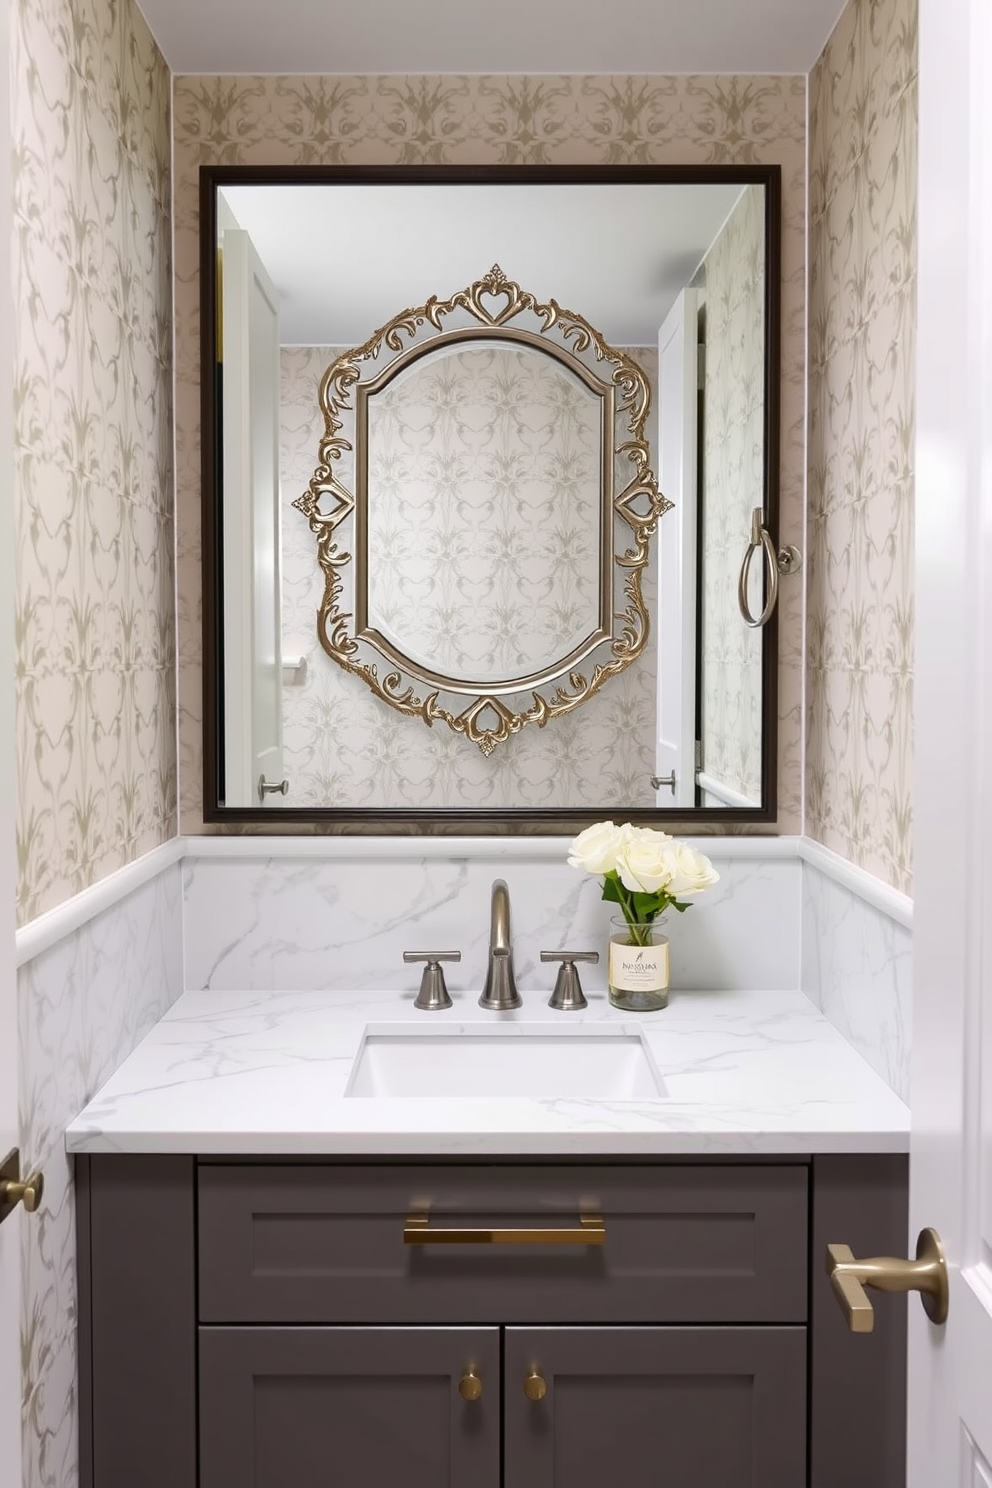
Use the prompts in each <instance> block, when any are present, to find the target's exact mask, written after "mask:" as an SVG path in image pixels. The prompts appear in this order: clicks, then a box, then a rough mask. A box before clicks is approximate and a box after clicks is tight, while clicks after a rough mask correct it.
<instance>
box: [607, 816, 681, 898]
mask: <svg viewBox="0 0 992 1488" xmlns="http://www.w3.org/2000/svg"><path fill="white" fill-rule="evenodd" d="M672 845H673V844H672V839H671V838H670V837H669V836H667V834H666V833H664V832H653V831H651V829H650V828H641V829H639V830H635V831H633V832H631V834H630V836H629V837H628V838H627V840H626V842H624V843H623V844H622V845H621V848H620V851H619V852H618V853H617V872H618V873H619V875H620V882H621V883H622V884H623V886H624V888H625V889H630V891H631V892H632V893H634V894H657V893H658V891H659V890H662V889H663V890H664V892H665V893H666V894H671V893H672V892H673V890H672V887H671V879H672V864H671V861H670V859H669V856H668V855H669V852H670V851H671V848H672Z"/></svg>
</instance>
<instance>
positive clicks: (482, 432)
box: [293, 265, 671, 755]
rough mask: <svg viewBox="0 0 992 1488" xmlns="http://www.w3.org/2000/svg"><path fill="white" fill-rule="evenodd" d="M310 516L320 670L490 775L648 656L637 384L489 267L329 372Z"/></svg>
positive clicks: (650, 487)
mask: <svg viewBox="0 0 992 1488" xmlns="http://www.w3.org/2000/svg"><path fill="white" fill-rule="evenodd" d="M320 405H321V412H322V415H323V420H324V435H323V438H322V439H321V442H320V452H319V463H318V465H317V468H316V470H315V471H314V475H313V479H312V480H311V481H310V485H309V487H308V489H307V491H306V492H305V494H304V495H302V496H301V497H299V498H298V500H296V501H295V502H294V503H293V505H294V506H295V507H296V508H297V509H298V510H299V511H301V512H302V513H303V515H304V516H305V517H306V518H307V521H308V522H309V525H310V530H311V532H312V533H313V535H314V538H315V540H316V545H317V561H318V563H319V565H320V568H321V571H322V573H323V577H324V593H323V598H322V602H321V604H320V608H319V610H318V616H317V633H318V636H319V638H320V643H321V645H322V647H323V649H324V650H325V651H326V652H327V654H328V656H329V657H330V658H331V659H332V660H333V661H335V662H336V663H337V664H338V665H339V666H341V667H343V668H344V669H345V670H346V671H348V672H351V673H353V674H354V675H356V676H358V677H360V678H361V679H362V680H363V681H364V682H365V683H366V684H367V686H368V687H370V688H371V689H372V691H373V692H374V693H375V694H376V696H377V697H379V698H380V699H381V700H382V701H383V702H385V703H388V704H389V706H390V707H392V708H395V709H397V710H398V711H399V712H400V713H405V714H408V715H410V716H411V717H417V718H420V719H422V720H423V722H424V723H426V724H428V725H429V726H432V725H433V724H434V723H435V722H442V723H446V724H447V725H448V727H449V728H451V729H453V730H454V732H455V733H457V734H461V735H463V736H464V737H465V738H467V739H469V740H470V741H471V742H472V743H474V744H477V745H478V746H479V748H480V749H481V750H482V752H483V754H485V755H490V754H491V753H492V752H493V750H494V749H495V747H496V745H497V744H500V743H502V742H504V741H505V740H507V739H508V738H509V737H510V736H511V735H512V734H516V733H518V732H519V731H520V729H522V728H523V727H524V725H525V724H528V723H536V724H537V725H538V726H539V727H542V728H543V727H544V725H545V724H546V723H548V722H549V720H551V719H553V718H556V717H558V716H559V715H561V714H563V713H568V712H570V711H571V710H572V709H573V708H577V707H578V706H579V704H580V703H583V702H585V700H586V699H587V698H590V697H592V696H593V694H594V693H596V692H598V691H599V689H600V688H601V687H603V685H604V684H605V683H606V682H608V681H609V680H610V678H612V677H614V676H616V675H617V674H618V673H619V672H622V671H623V670H624V668H626V667H628V666H629V665H630V664H631V662H633V661H635V660H636V659H637V657H638V656H639V655H640V654H641V652H642V651H643V649H644V646H645V643H646V641H647V637H648V627H649V620H648V613H647V609H646V608H645V605H644V600H643V596H642V587H641V585H642V575H643V572H644V568H645V565H646V564H647V561H648V553H649V543H650V539H651V537H652V536H653V535H654V533H655V532H656V530H657V525H658V519H659V517H660V516H661V515H662V514H663V513H664V512H665V511H666V510H667V509H668V508H669V507H670V505H671V503H670V502H669V501H667V500H666V499H665V497H664V496H662V495H661V493H660V492H659V490H658V483H657V480H656V477H655V475H654V473H653V471H652V470H651V469H650V468H649V464H648V445H647V441H646V439H645V427H646V422H647V418H648V413H649V407H650V391H649V385H648V381H647V378H646V376H645V374H644V372H643V371H642V370H641V368H640V367H639V366H638V365H637V363H636V362H635V361H633V359H632V358H631V357H630V356H628V355H627V354H626V353H625V352H624V351H621V350H618V349H616V348H615V347H612V346H609V345H608V344H607V343H606V342H605V341H604V340H603V338H602V336H601V335H600V334H599V333H598V332H597V331H596V330H595V329H594V328H593V327H592V326H591V325H590V324H589V323H588V321H586V320H585V319H584V318H583V317H582V316H581V315H579V314H577V313H575V312H574V311H571V310H565V309H563V308H562V307H561V306H560V305H558V304H557V303H556V302H555V301H554V300H550V301H549V302H548V303H547V304H541V303H539V302H538V301H537V299H536V298H535V297H534V295H532V294H529V293H528V292H527V291H526V290H523V289H521V287H520V285H519V284H516V283H514V282H513V281H512V280H509V279H507V278H506V276H505V275H504V273H503V271H502V270H501V269H500V268H499V266H498V265H494V267H493V268H492V269H491V270H490V271H489V273H488V274H487V275H486V276H485V277H484V278H482V279H479V280H477V281H476V282H475V283H474V284H471V285H469V287H468V288H467V289H463V290H461V291H459V292H458V293H457V294H454V295H452V297H451V298H450V299H448V300H444V301H441V300H438V299H437V298H436V297H432V298H431V299H429V300H428V301H427V303H426V304H424V305H420V306H418V307H417V308H415V309H411V310H404V311H403V312H402V313H401V314H399V315H396V316H394V318H393V319H392V320H390V321H389V322H388V324H387V325H385V326H383V327H382V328H381V329H380V330H378V331H376V333H375V335H373V336H372V337H370V339H369V340H368V341H366V342H365V344H364V345H363V346H359V347H355V348H354V349H352V350H350V351H347V352H346V353H345V354H344V355H343V356H340V357H338V359H337V360H336V361H335V362H333V363H332V364H331V366H330V367H329V368H328V369H327V371H326V373H325V374H324V376H323V378H322V380H321V385H320Z"/></svg>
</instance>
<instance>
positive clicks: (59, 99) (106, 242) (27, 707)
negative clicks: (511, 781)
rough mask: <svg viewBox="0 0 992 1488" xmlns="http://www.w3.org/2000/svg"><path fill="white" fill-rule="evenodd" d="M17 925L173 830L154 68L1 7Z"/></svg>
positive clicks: (142, 38)
mask: <svg viewBox="0 0 992 1488" xmlns="http://www.w3.org/2000/svg"><path fill="white" fill-rule="evenodd" d="M12 21H13V26H12V35H11V44H12V59H11V60H12V77H13V98H12V114H13V119H12V134H13V145H14V158H13V190H14V242H13V281H14V306H15V320H14V335H13V358H14V378H15V415H14V416H15V426H14V440H15V460H16V474H15V504H16V510H15V521H16V543H17V593H16V647H17V651H16V667H17V672H16V699H17V701H16V730H17V781H16V788H17V875H18V918H19V921H20V922H22V923H23V922H24V921H25V920H29V919H31V918H33V917H34V916H35V915H37V914H39V913H40V912H41V911H42V910H45V909H49V908H51V907H52V906H53V905H55V904H58V903H60V902H61V901H62V900H64V899H66V898H68V897H70V896H71V895H72V894H74V893H77V892H78V891H79V890H80V889H83V888H85V887H87V886H88V885H89V884H91V883H93V882H94V881H95V880H96V879H99V878H101V877H103V876H104V875H105V874H107V873H109V872H110V871H111V870H113V869H115V868H118V867H120V866H121V865H122V864H124V863H127V862H130V861H131V860H132V859H134V858H136V857H138V856H140V855H141V854H142V853H144V852H147V851H148V850H149V849H151V848H153V847H155V846H157V845H158V844H159V843H161V842H163V841H164V840H166V839H167V838H169V837H171V836H174V835H175V832H176V762H175V756H176V750H175V617H174V598H173V557H172V554H173V547H174V543H173V468H172V394H171V383H172V356H171V340H172V286H171V264H170V220H169V214H170V202H169V198H170V181H169V160H170V117H169V91H170V78H169V71H168V69H167V67H166V66H165V63H164V61H163V59H162V56H161V54H160V53H159V51H158V48H157V47H156V45H155V43H154V41H153V40H152V37H151V34H150V33H149V31H148V28H147V26H146V25H145V22H144V20H143V18H142V16H141V15H140V13H139V11H138V9H137V6H136V5H134V4H133V3H131V0H120V3H118V0H86V3H85V4H80V3H77V0H14V5H13V12H12Z"/></svg>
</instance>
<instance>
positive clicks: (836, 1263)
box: [827, 1230, 948, 1333]
mask: <svg viewBox="0 0 992 1488" xmlns="http://www.w3.org/2000/svg"><path fill="white" fill-rule="evenodd" d="M827 1275H828V1276H829V1277H830V1285H831V1286H832V1287H833V1289H834V1295H835V1296H836V1298H837V1301H838V1302H839V1303H840V1305H841V1307H842V1309H843V1311H844V1316H845V1317H846V1318H847V1325H848V1327H849V1328H850V1330H851V1332H852V1333H870V1332H871V1331H872V1329H873V1328H874V1326H875V1310H874V1308H873V1307H872V1305H871V1303H870V1302H869V1300H868V1293H867V1292H866V1291H865V1287H875V1288H876V1289H877V1290H878V1291H880V1292H919V1293H920V1301H921V1302H922V1303H923V1310H924V1312H925V1313H926V1315H927V1317H928V1318H929V1319H930V1321H931V1322H932V1323H945V1322H946V1321H947V1304H948V1284H947V1261H946V1260H945V1258H944V1247H943V1246H942V1245H941V1243H940V1236H939V1235H938V1234H937V1231H936V1230H921V1231H920V1235H919V1239H918V1240H917V1242H916V1260H915V1261H904V1260H901V1259H899V1258H897V1257H895V1256H872V1257H871V1258H870V1259H868V1260H863V1261H859V1260H858V1259H857V1257H856V1256H855V1254H854V1252H853V1251H852V1250H851V1247H850V1246H849V1245H828V1246H827Z"/></svg>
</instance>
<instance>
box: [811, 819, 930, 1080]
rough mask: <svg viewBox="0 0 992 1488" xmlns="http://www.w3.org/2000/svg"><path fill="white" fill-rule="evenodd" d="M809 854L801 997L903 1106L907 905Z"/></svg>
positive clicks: (908, 985)
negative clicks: (808, 1001)
mask: <svg viewBox="0 0 992 1488" xmlns="http://www.w3.org/2000/svg"><path fill="white" fill-rule="evenodd" d="M807 852H808V853H809V857H807V861H805V862H804V863H803V887H802V902H803V909H802V920H803V923H802V978H801V983H800V985H801V987H802V990H803V991H804V992H805V993H806V995H807V997H809V998H810V999H811V1001H812V1002H814V1003H815V1004H816V1006H817V1007H818V1008H820V1009H821V1011H822V1012H823V1014H824V1016H825V1017H826V1018H829V1020H830V1022H831V1023H832V1024H833V1025H834V1027H835V1028H836V1029H837V1030H838V1032H840V1033H842V1034H843V1035H844V1037H845V1038H846V1039H847V1040H848V1042H849V1043H850V1044H852V1045H853V1046H854V1048H855V1049H857V1051H858V1053H859V1054H861V1055H862V1056H863V1058H864V1059H866V1060H867V1061H868V1063H869V1064H870V1065H871V1067H872V1069H874V1070H875V1071H876V1072H877V1073H878V1074H880V1075H881V1076H882V1078H883V1079H884V1080H887V1081H888V1083H889V1084H890V1085H891V1086H892V1089H893V1090H894V1091H895V1092H896V1094H897V1095H898V1096H899V1097H900V1098H901V1099H902V1100H904V1101H908V1099H909V1060H910V1049H911V1044H912V976H913V931H912V901H911V900H910V899H907V898H906V897H905V895H902V894H898V893H896V892H895V891H893V890H891V889H889V888H888V886H887V885H886V884H883V883H881V882H880V881H879V880H871V878H870V875H869V874H866V873H862V872H859V870H857V869H852V868H851V867H850V865H847V864H846V863H843V861H842V860H840V859H836V861H831V860H834V859H835V854H833V853H826V852H824V851H823V849H819V848H818V847H817V846H816V845H815V844H809V845H808V847H807ZM814 855H815V856H814ZM810 858H812V861H811V860H810ZM843 879H847V880H848V881H847V882H845V881H843ZM873 885H874V888H873Z"/></svg>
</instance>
